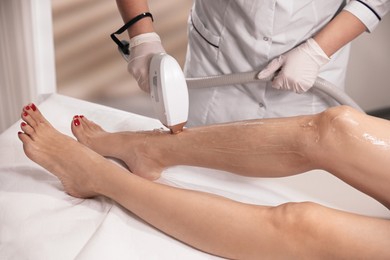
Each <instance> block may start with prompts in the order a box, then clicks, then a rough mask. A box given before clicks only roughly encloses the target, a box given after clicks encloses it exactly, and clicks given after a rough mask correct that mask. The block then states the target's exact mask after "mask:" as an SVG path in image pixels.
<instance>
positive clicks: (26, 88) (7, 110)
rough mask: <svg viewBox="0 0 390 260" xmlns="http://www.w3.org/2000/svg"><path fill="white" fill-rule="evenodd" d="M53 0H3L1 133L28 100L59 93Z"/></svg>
mask: <svg viewBox="0 0 390 260" xmlns="http://www.w3.org/2000/svg"><path fill="white" fill-rule="evenodd" d="M51 28H52V20H51V4H50V0H30V1H26V0H2V1H0V35H1V37H0V90H1V94H0V102H1V103H0V108H1V110H0V132H2V131H3V130H5V129H6V128H7V127H8V126H10V125H11V124H12V123H14V122H15V121H17V120H18V119H19V116H20V112H21V108H22V106H23V105H24V104H26V103H28V102H37V101H39V100H38V97H39V96H40V95H41V94H45V93H52V92H55V89H56V87H55V67H54V48H53V33H52V29H51Z"/></svg>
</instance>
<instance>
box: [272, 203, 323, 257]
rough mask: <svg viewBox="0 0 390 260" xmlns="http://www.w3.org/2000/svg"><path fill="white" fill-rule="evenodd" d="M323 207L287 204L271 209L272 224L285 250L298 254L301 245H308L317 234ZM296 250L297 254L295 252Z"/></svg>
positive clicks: (314, 204)
mask: <svg viewBox="0 0 390 260" xmlns="http://www.w3.org/2000/svg"><path fill="white" fill-rule="evenodd" d="M322 213H323V207H322V206H321V205H319V204H316V203H313V202H298V203H295V202H289V203H285V204H282V205H280V206H277V207H274V208H273V209H272V223H273V227H274V229H275V231H276V234H279V235H280V237H282V238H284V239H283V240H281V241H280V242H281V243H283V244H284V245H283V246H284V247H286V249H290V250H293V251H295V252H294V253H297V254H300V253H302V252H299V248H301V245H305V244H306V245H307V244H308V243H310V241H309V240H310V239H312V238H314V237H315V236H316V233H317V229H318V225H319V224H320V223H319V221H320V220H321V217H322ZM296 250H298V252H297V251H296Z"/></svg>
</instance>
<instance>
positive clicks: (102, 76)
mask: <svg viewBox="0 0 390 260" xmlns="http://www.w3.org/2000/svg"><path fill="white" fill-rule="evenodd" d="M191 3H192V0H180V1H176V0H164V1H159V0H149V5H150V9H151V12H152V13H153V16H154V19H155V30H156V31H157V33H159V35H160V36H161V38H162V42H163V45H164V47H165V49H166V51H167V52H168V53H170V54H171V55H172V56H174V57H175V58H176V59H177V60H178V61H179V63H180V64H183V62H184V57H185V51H186V49H185V46H186V44H187V38H186V24H187V23H186V21H187V17H188V12H189V9H190V6H191ZM52 5H53V28H54V42H55V50H56V68H57V87H58V92H59V93H61V94H65V95H69V96H73V97H77V98H82V99H86V100H91V101H98V102H99V101H101V102H105V101H107V99H116V98H122V97H123V96H128V95H130V96H131V95H133V94H134V93H136V94H139V90H138V87H137V85H136V82H135V81H134V80H133V78H132V77H131V76H130V75H129V74H128V73H127V66H126V62H125V60H123V58H122V57H121V56H120V54H119V53H118V51H117V47H116V45H115V44H114V42H113V41H112V40H111V38H110V34H111V33H112V32H114V31H116V30H117V29H119V28H120V27H121V26H122V25H123V21H122V18H121V16H120V14H119V11H118V9H117V6H116V1H114V0H110V1H107V0H52ZM121 36H123V39H128V36H127V33H123V34H122V35H121Z"/></svg>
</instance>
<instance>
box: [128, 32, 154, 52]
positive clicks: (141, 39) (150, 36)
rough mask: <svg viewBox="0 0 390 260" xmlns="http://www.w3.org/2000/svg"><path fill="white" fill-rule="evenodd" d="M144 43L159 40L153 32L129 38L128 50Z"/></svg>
mask: <svg viewBox="0 0 390 260" xmlns="http://www.w3.org/2000/svg"><path fill="white" fill-rule="evenodd" d="M146 42H161V39H160V36H158V34H157V33H155V32H147V33H142V34H139V35H136V36H134V37H132V38H130V48H133V47H135V46H138V45H140V44H142V43H146Z"/></svg>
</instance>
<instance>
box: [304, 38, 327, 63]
mask: <svg viewBox="0 0 390 260" xmlns="http://www.w3.org/2000/svg"><path fill="white" fill-rule="evenodd" d="M306 44H307V45H308V47H309V49H310V52H311V55H310V56H311V57H312V58H313V59H314V61H315V62H316V63H317V64H318V65H319V66H322V65H324V64H326V63H328V62H329V60H330V58H329V56H328V54H327V53H326V52H325V51H324V50H323V49H322V47H321V45H319V44H318V42H317V41H316V40H315V39H314V38H310V39H308V40H307V41H306Z"/></svg>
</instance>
